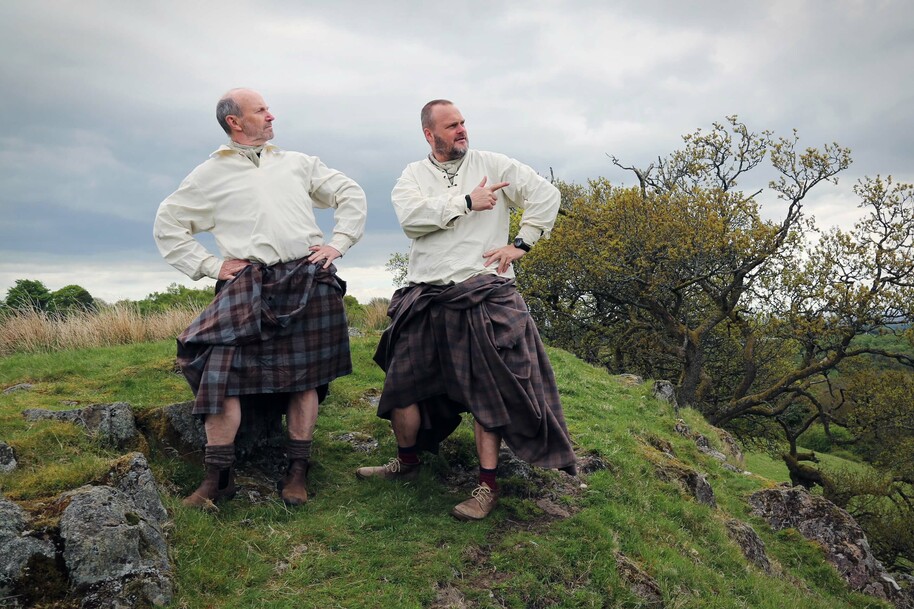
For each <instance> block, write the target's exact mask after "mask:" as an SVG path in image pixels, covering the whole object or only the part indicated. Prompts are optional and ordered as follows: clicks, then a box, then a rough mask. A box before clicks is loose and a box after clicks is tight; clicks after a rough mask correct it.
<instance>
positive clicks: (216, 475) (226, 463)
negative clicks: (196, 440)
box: [182, 396, 241, 509]
mask: <svg viewBox="0 0 914 609" xmlns="http://www.w3.org/2000/svg"><path fill="white" fill-rule="evenodd" d="M240 424H241V400H240V399H239V398H238V397H237V396H229V397H226V398H225V400H223V402H222V412H220V413H218V414H208V415H206V419H205V420H204V422H203V427H204V429H205V430H206V450H205V452H204V456H203V463H204V465H206V473H205V475H204V477H203V482H201V483H200V486H199V487H197V490H195V491H194V492H193V493H191V494H190V495H189V496H188V497H186V498H185V499H184V501H182V503H183V504H184V505H185V506H187V507H194V508H200V509H210V508H212V507H213V503H214V502H216V501H221V500H223V499H231V498H232V497H233V496H234V495H235V474H234V465H235V446H234V444H235V435H236V434H237V433H238V426H239V425H240Z"/></svg>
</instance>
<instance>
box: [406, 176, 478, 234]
mask: <svg viewBox="0 0 914 609" xmlns="http://www.w3.org/2000/svg"><path fill="white" fill-rule="evenodd" d="M390 200H391V202H392V203H393V206H394V212H396V214H397V220H399V221H400V226H401V227H402V228H403V232H404V233H406V236H407V237H409V238H410V239H417V238H419V237H421V236H423V235H427V234H429V233H433V232H435V231H439V230H447V229H450V228H452V227H453V226H454V220H456V219H457V218H459V217H460V216H465V215H466V214H467V212H468V211H469V210H468V209H467V203H466V198H465V196H464V195H463V194H459V193H458V194H455V195H449V194H443V195H438V196H432V197H430V196H426V195H424V194H423V193H422V189H421V188H420V187H419V181H418V180H417V179H416V177H415V176H414V175H413V168H412V166H410V167H407V168H406V169H404V170H403V173H402V174H401V175H400V179H398V180H397V183H396V184H395V185H394V189H393V191H392V192H391V193H390Z"/></svg>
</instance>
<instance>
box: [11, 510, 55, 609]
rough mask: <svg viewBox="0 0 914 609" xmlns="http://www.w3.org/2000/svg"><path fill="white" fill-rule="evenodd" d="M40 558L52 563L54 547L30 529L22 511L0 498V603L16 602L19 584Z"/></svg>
mask: <svg viewBox="0 0 914 609" xmlns="http://www.w3.org/2000/svg"><path fill="white" fill-rule="evenodd" d="M42 559H43V560H44V561H45V562H51V563H53V561H54V544H53V543H52V542H51V541H49V540H47V539H44V538H42V537H41V536H40V534H39V533H37V532H35V531H31V530H30V528H29V526H28V519H27V517H26V514H25V512H24V511H23V510H22V508H20V507H19V506H18V505H17V504H15V503H13V502H12V501H9V500H8V499H6V498H4V497H0V604H2V603H3V599H10V602H11V603H18V600H17V599H19V598H21V594H20V587H21V583H22V582H23V581H24V580H25V579H27V578H29V577H30V576H31V575H32V573H31V571H32V569H31V568H30V567H31V566H34V565H35V563H36V561H41V560H42ZM13 606H14V607H15V606H16V605H15V604H14V605H13Z"/></svg>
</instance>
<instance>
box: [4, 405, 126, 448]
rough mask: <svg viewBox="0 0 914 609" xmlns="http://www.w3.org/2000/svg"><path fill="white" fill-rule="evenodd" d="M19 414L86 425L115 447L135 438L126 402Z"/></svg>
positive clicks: (124, 445) (32, 418) (35, 409)
mask: <svg viewBox="0 0 914 609" xmlns="http://www.w3.org/2000/svg"><path fill="white" fill-rule="evenodd" d="M22 416H24V417H25V419H26V420H27V421H42V420H51V421H65V422H68V423H75V424H77V425H80V426H81V427H83V428H85V429H86V430H87V431H88V432H89V433H90V434H91V435H93V436H94V437H97V438H99V439H100V440H101V441H102V442H104V443H106V444H108V445H110V446H113V447H115V448H125V447H128V446H131V445H132V443H133V442H135V441H136V439H137V429H136V423H135V421H134V419H133V409H131V408H130V404H127V403H126V402H115V403H113V404H92V405H91V406H87V407H85V408H76V409H73V410H44V409H41V408H31V409H28V410H24V411H23V412H22Z"/></svg>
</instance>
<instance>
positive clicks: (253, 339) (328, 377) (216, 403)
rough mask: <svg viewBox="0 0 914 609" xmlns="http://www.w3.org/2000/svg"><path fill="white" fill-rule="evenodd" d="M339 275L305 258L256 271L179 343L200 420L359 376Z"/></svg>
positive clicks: (240, 278) (230, 287) (248, 271)
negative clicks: (256, 399)
mask: <svg viewBox="0 0 914 609" xmlns="http://www.w3.org/2000/svg"><path fill="white" fill-rule="evenodd" d="M345 286H346V284H345V282H343V281H342V280H341V279H339V278H337V276H336V268H335V267H333V266H331V267H330V268H329V269H323V268H322V267H321V265H315V264H312V263H310V262H308V261H307V260H306V259H304V258H302V259H300V260H293V261H291V262H282V263H279V264H275V265H273V266H269V267H268V266H266V265H262V264H251V265H250V266H247V267H245V269H244V270H243V271H241V272H240V273H238V275H237V276H236V277H235V279H233V280H231V281H229V282H228V283H226V284H225V285H224V287H223V288H222V289H221V290H220V291H219V293H218V294H217V295H216V297H215V299H214V300H213V302H212V303H210V305H209V306H208V307H207V308H206V309H205V310H204V311H203V312H202V313H201V314H200V315H199V316H198V317H197V319H195V320H194V321H193V322H192V323H191V324H190V326H188V328H187V329H186V330H185V331H184V332H183V333H182V334H181V335H180V336H179V337H178V364H179V365H180V367H181V371H182V372H183V373H184V376H185V378H186V379H187V382H188V383H189V384H190V387H191V389H192V390H193V392H194V396H195V401H194V409H193V413H194V414H197V415H203V414H216V413H219V412H221V411H222V400H223V398H224V397H225V396H244V395H255V394H273V393H291V392H298V391H304V390H307V389H317V390H318V393H319V395H320V396H321V398H323V396H325V395H326V389H327V385H328V384H329V383H330V381H332V380H333V379H335V378H337V377H340V376H344V375H346V374H349V373H351V372H352V360H351V358H350V354H349V328H348V324H347V321H346V310H345V307H344V305H343V294H344V293H345V290H346V287H345Z"/></svg>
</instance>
